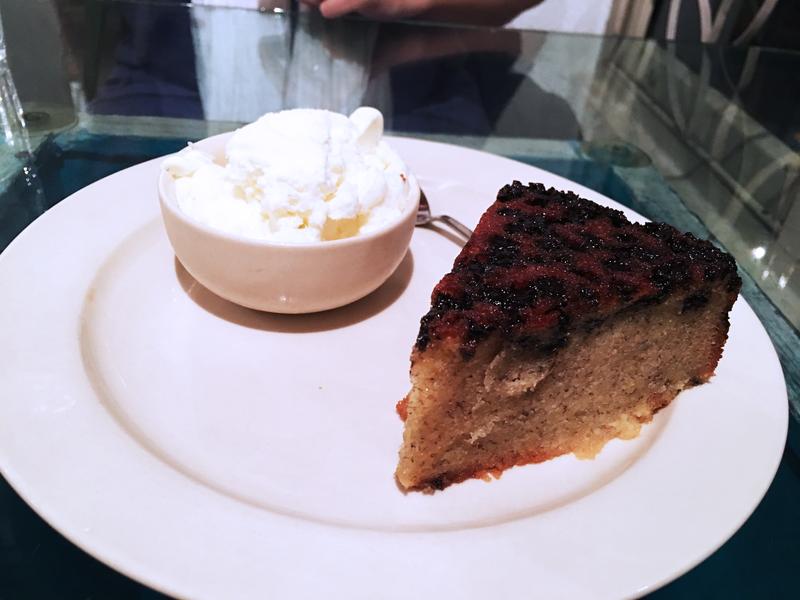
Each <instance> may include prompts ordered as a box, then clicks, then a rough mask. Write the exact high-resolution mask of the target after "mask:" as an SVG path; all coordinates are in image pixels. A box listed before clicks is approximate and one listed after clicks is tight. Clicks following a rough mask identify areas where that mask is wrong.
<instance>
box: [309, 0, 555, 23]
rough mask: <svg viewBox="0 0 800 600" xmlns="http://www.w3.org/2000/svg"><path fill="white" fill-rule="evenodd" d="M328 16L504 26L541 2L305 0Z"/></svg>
mask: <svg viewBox="0 0 800 600" xmlns="http://www.w3.org/2000/svg"><path fill="white" fill-rule="evenodd" d="M302 2H303V3H304V4H308V5H311V6H318V7H319V11H320V12H321V13H322V15H323V16H324V17H327V18H329V19H332V18H336V17H341V16H342V15H346V14H347V13H352V12H357V13H360V14H362V15H364V16H365V17H368V18H370V19H379V20H392V19H407V18H414V17H418V18H423V19H430V20H433V21H451V22H455V23H472V24H476V25H504V24H505V23H508V22H509V21H510V20H511V19H513V18H514V17H516V16H517V15H518V14H519V13H521V12H522V11H523V10H525V9H526V8H530V7H531V6H534V5H536V4H539V3H540V2H541V0H302Z"/></svg>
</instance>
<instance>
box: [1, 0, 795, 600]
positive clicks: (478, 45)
mask: <svg viewBox="0 0 800 600" xmlns="http://www.w3.org/2000/svg"><path fill="white" fill-rule="evenodd" d="M31 6H33V8H31V7H30V6H29V7H28V8H27V9H26V8H23V7H22V3H20V5H19V6H11V4H9V5H5V4H4V5H2V6H1V7H0V18H2V27H3V30H4V31H5V40H4V42H5V43H4V44H0V46H4V48H5V50H6V53H5V54H4V55H2V56H0V75H2V83H3V86H4V87H3V89H2V101H3V108H2V111H3V128H2V129H3V135H4V138H3V139H4V143H3V144H2V146H0V249H2V248H4V247H5V246H6V245H7V244H8V243H9V242H10V241H11V240H12V239H13V238H14V237H15V236H16V235H17V234H18V233H19V232H20V231H21V230H22V229H23V228H24V227H25V226H27V225H28V224H29V223H30V222H32V221H33V220H34V219H35V218H36V217H37V216H38V215H39V214H41V213H42V212H44V211H45V210H46V209H47V208H49V207H51V206H53V205H54V204H56V203H58V202H59V201H60V200H62V199H63V198H65V197H66V196H68V195H69V194H71V193H73V192H74V191H76V190H78V189H80V188H81V187H84V186H85V185H87V184H89V183H91V182H92V181H95V180H97V179H99V178H101V177H103V176H105V175H108V174H111V173H113V172H115V171H118V170H120V169H122V168H125V167H127V166H130V165H133V164H136V163H139V162H142V161H144V160H147V159H150V158H153V157H156V156H160V155H163V154H165V153H168V152H172V151H175V150H177V149H179V148H181V147H182V146H184V145H185V144H186V142H187V141H190V140H197V139H201V138H203V137H206V136H208V135H211V134H214V133H219V132H223V131H228V130H231V129H234V128H235V127H237V126H238V125H239V124H241V123H245V122H249V121H252V120H254V119H255V118H257V117H258V116H260V115H261V114H263V113H265V112H268V111H273V110H280V109H284V108H292V107H299V106H313V107H319V108H328V109H331V110H336V111H339V112H349V111H351V110H353V109H354V108H356V107H357V106H359V105H363V104H367V105H372V106H375V107H377V108H379V109H380V110H381V111H382V112H383V113H384V115H385V119H386V125H387V128H388V129H389V130H391V132H393V133H396V134H400V135H411V136H415V137H420V138H424V139H431V140H436V141H444V142H448V143H453V144H458V145H463V146H469V147H473V148H478V149H483V150H486V151H489V152H493V153H496V154H501V155H504V156H508V157H512V158H515V159H517V160H521V161H523V162H526V163H529V164H533V165H536V166H539V167H542V168H545V169H547V170H549V171H552V172H555V173H558V174H560V175H564V176H566V177H568V178H569V179H572V180H574V181H577V182H579V183H582V184H584V185H587V186H588V187H591V188H593V189H596V190H598V191H600V192H601V193H603V194H605V195H607V196H609V197H611V198H613V199H615V200H617V201H619V202H621V203H622V204H625V205H627V206H630V207H631V208H633V209H635V210H637V211H638V212H640V213H642V214H644V215H645V216H647V217H648V218H651V219H655V220H660V221H666V222H669V223H671V224H673V225H675V226H676V227H679V228H680V229H682V230H684V231H691V232H693V233H695V234H696V235H698V236H702V237H705V238H711V239H713V240H714V241H715V242H717V243H719V244H720V245H722V246H723V247H725V248H726V249H727V250H728V251H729V252H731V253H732V254H733V255H734V256H735V257H736V259H737V262H738V264H739V267H740V271H741V272H742V275H743V280H744V287H743V295H744V296H745V298H746V299H747V300H748V302H749V303H750V304H751V305H752V306H753V308H754V310H755V311H756V313H757V314H758V315H759V318H760V319H761V320H762V322H763V323H764V325H765V327H766V328H767V330H768V331H769V333H770V335H771V337H772V340H773V343H774V344H775V346H776V349H777V350H778V353H779V355H780V358H781V362H782V365H783V368H784V373H785V376H786V380H787V387H788V389H789V395H790V402H791V403H793V406H794V407H795V411H797V407H798V406H800V368H798V357H797V349H798V347H800V346H798V327H800V306H799V304H800V301H799V300H798V293H800V273H799V272H798V269H797V265H798V258H800V235H798V233H800V202H798V196H799V194H798V192H800V183H799V182H800V157H798V152H797V151H798V147H800V107H798V105H797V103H796V101H795V98H794V95H793V94H792V93H791V92H790V90H794V89H800V68H799V67H800V54H799V53H796V52H790V51H780V50H775V49H768V48H757V47H750V48H744V49H742V48H720V47H712V46H707V45H702V44H687V43H681V44H667V43H663V42H659V41H655V40H638V39H625V38H619V37H607V36H587V35H569V34H553V33H542V32H535V31H519V30H511V29H490V28H481V27H465V26H453V25H437V24H433V23H411V22H395V23H378V22H374V21H369V20H365V19H359V18H348V19H342V20H336V21H328V20H325V19H323V18H321V17H320V16H319V15H318V14H316V13H315V12H313V11H305V10H300V9H298V7H297V6H296V5H294V4H292V3H280V2H278V3H263V4H262V6H263V7H264V10H262V11H254V10H240V9H231V8H220V7H214V6H209V5H192V6H187V5H183V4H179V3H172V2H124V1H115V2H101V1H88V2H82V3H78V2H74V3H69V2H65V3H55V4H49V3H31ZM33 22H35V23H36V25H37V27H38V29H37V30H38V31H42V32H43V33H42V34H41V35H37V36H31V35H30V34H29V33H28V32H29V31H31V27H30V25H31V23H33ZM797 414H798V413H797V412H795V416H796V415H797ZM797 428H798V424H797V421H795V420H792V421H791V428H790V440H789V444H788V445H787V450H786V453H785V455H784V460H783V462H782V464H781V467H780V470H779V471H778V475H777V476H776V480H775V482H774V483H773V485H772V487H771V488H770V490H769V492H768V493H767V496H766V498H765V500H764V501H763V502H762V504H761V505H760V506H759V508H758V509H757V510H756V512H755V513H754V515H753V516H752V517H751V518H750V519H749V520H748V522H747V523H746V524H745V525H744V527H743V528H742V529H741V530H740V531H739V532H738V533H737V534H736V535H735V536H734V537H733V538H732V539H731V540H730V541H729V542H728V543H727V544H725V545H724V546H723V548H722V549H720V550H719V551H718V552H717V553H715V554H714V555H713V556H712V557H711V558H709V559H708V560H707V561H705V562H704V563H702V564H701V565H700V566H699V567H697V568H695V569H694V570H693V571H691V572H690V573H689V574H687V575H685V576H683V577H682V578H680V579H678V580H677V581H676V582H674V583H672V584H670V585H668V586H667V587H665V588H663V589H662V590H659V591H658V592H656V593H655V594H653V595H654V596H656V597H664V598H666V597H681V596H686V595H693V596H694V595H703V596H708V597H729V596H732V595H736V596H741V595H745V596H750V595H756V594H759V595H763V594H766V595H768V596H770V597H790V596H791V597H793V596H794V595H796V589H797V587H798V585H797V584H798V580H797V575H796V573H797V572H798V569H797V567H798V566H800V564H798V563H799V562H800V559H799V558H798V557H799V556H800V553H799V552H798V550H800V542H798V540H800V523H798V519H797V518H796V516H795V512H796V511H795V507H796V506H797V501H798V500H800V462H798V457H797V449H798V445H797ZM743 443H746V442H743ZM792 592H794V593H792ZM159 595H160V594H158V593H157V592H154V591H152V590H149V589H147V588H145V587H144V586H141V585H139V584H137V583H135V582H133V581H130V580H128V579H126V578H125V577H123V576H121V575H119V574H117V573H116V572H115V571H113V570H111V569H110V568H108V567H105V566H104V565H102V564H101V563H99V562H97V561H95V560H94V559H92V558H90V557H89V556H88V555H86V554H84V553H83V552H82V551H80V550H79V549H77V548H76V547H74V546H72V545H71V544H70V543H69V542H68V541H66V540H65V539H64V538H63V537H61V536H60V535H59V534H58V533H56V532H55V531H54V530H53V529H51V528H50V527H49V526H48V525H47V524H46V523H44V521H42V520H41V519H40V518H39V517H38V516H36V515H35V513H33V511H32V510H31V509H30V508H28V507H27V506H26V505H25V504H24V502H23V501H22V500H21V499H20V498H19V497H18V496H17V495H16V494H15V492H14V491H13V490H12V489H11V488H10V487H9V486H8V485H7V484H6V483H5V482H4V481H2V482H0V598H4V597H14V598H20V597H22V598H24V597H59V598H73V597H74V598H79V597H81V598H83V597H91V596H97V597H114V598H129V597H130V598H135V597H142V598H149V597H157V596H159Z"/></svg>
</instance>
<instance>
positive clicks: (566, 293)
mask: <svg viewBox="0 0 800 600" xmlns="http://www.w3.org/2000/svg"><path fill="white" fill-rule="evenodd" d="M740 286H741V280H740V279H739V277H738V275H737V273H736V263H735V262H734V260H733V258H732V257H731V256H730V255H728V254H726V253H725V252H723V251H721V250H719V249H718V248H716V247H715V246H713V245H712V244H711V243H709V242H707V241H703V240H699V239H697V238H695V237H694V236H692V235H691V234H683V233H680V232H679V231H677V230H676V229H674V228H673V227H671V226H669V225H665V224H660V223H646V224H644V225H640V224H635V223H631V222H630V221H628V220H627V219H626V218H625V216H624V215H623V214H622V213H621V212H619V211H616V210H612V209H609V208H606V207H603V206H600V205H598V204H595V203H594V202H591V201H589V200H586V199H583V198H580V197H578V196H576V195H575V194H573V193H571V192H560V191H557V190H555V189H552V188H550V189H545V187H544V186H542V185H541V184H531V185H528V186H524V185H522V184H520V183H519V182H517V181H515V182H514V183H513V184H511V185H507V186H505V187H503V188H502V189H501V190H500V192H499V193H498V196H497V201H496V202H495V203H494V204H493V205H492V206H491V207H490V208H489V209H488V210H487V211H486V213H485V214H484V215H483V217H482V218H481V220H480V223H479V224H478V227H477V228H476V230H475V233H474V235H473V236H472V238H471V239H470V241H469V242H468V243H467V245H466V246H465V247H464V249H463V250H462V252H461V253H460V254H459V256H458V257H457V258H456V260H455V264H454V265H453V270H452V271H451V272H450V273H448V274H447V275H445V276H444V278H443V279H442V280H441V281H440V282H439V284H438V285H437V286H436V287H435V288H434V290H433V294H432V297H431V308H430V311H429V312H428V313H427V314H426V315H425V316H424V317H423V318H422V321H421V324H420V330H419V335H418V337H417V341H416V344H415V345H414V348H413V351H412V354H411V383H412V388H411V391H410V392H409V394H408V396H407V397H406V398H405V399H403V400H402V401H401V402H400V403H398V407H397V408H398V412H399V413H400V415H401V417H403V418H404V420H405V428H404V432H403V444H402V447H401V449H400V461H399V464H398V467H397V473H396V475H397V480H398V482H399V483H400V485H401V486H402V487H403V488H405V489H408V490H433V489H442V488H444V487H446V486H448V485H450V484H452V483H456V482H459V481H463V480H464V479H467V478H470V477H482V476H486V475H487V474H489V473H494V474H497V473H499V472H500V471H502V470H503V469H506V468H509V467H511V466H514V465H522V464H527V463H535V462H541V461H544V460H547V459H549V458H553V457H555V456H559V455H561V454H567V453H574V454H575V455H576V456H578V457H580V458H590V457H593V456H594V455H595V454H597V452H599V451H600V449H601V448H602V447H603V445H604V444H605V443H606V442H608V441H609V440H611V439H613V438H623V439H629V438H632V437H635V436H636V435H638V433H639V430H640V427H641V425H642V424H643V423H647V422H649V421H651V420H652V418H653V415H654V414H655V413H656V412H658V411H659V410H660V409H662V408H664V407H665V406H667V405H668V404H669V403H670V402H671V401H672V400H673V398H675V396H676V395H677V394H678V393H679V392H680V391H681V390H683V389H685V388H688V387H691V386H695V385H699V384H701V383H704V382H706V381H708V379H709V378H710V377H711V376H712V375H713V373H714V369H715V368H716V366H717V362H718V361H719V359H720V356H721V354H722V347H723V345H724V344H725V340H726V339H727V335H728V312H729V311H730V309H731V307H732V305H733V303H734V301H735V300H736V297H737V295H738V292H739V288H740Z"/></svg>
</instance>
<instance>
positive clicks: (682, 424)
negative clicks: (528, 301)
mask: <svg viewBox="0 0 800 600" xmlns="http://www.w3.org/2000/svg"><path fill="white" fill-rule="evenodd" d="M394 143H395V144H396V147H397V149H398V150H399V151H400V152H401V154H402V155H403V156H404V157H405V158H406V159H407V161H408V162H409V163H410V166H411V167H412V169H413V170H414V171H415V172H416V173H417V174H418V175H419V177H420V180H421V183H422V185H423V187H424V189H425V191H426V193H427V195H428V198H429V199H430V202H431V204H432V206H433V208H434V209H435V211H439V212H445V213H449V214H451V215H453V216H456V217H458V218H459V219H461V220H463V221H464V222H466V223H467V224H470V225H474V224H475V223H476V222H477V220H478V218H479V216H480V214H481V212H482V211H483V210H484V209H485V208H486V207H487V206H488V205H489V204H490V203H491V201H492V200H493V198H494V196H495V194H496V192H497V189H498V188H499V187H500V186H501V185H503V184H504V183H507V182H510V181H511V180H513V179H521V180H523V181H528V180H530V181H541V182H543V183H545V184H546V185H553V186H556V187H559V188H562V189H571V190H574V191H575V192H577V193H579V194H582V195H584V196H586V197H588V198H591V199H593V200H595V201H597V202H600V203H603V204H607V205H611V206H614V207H616V208H621V207H619V206H617V205H616V204H615V203H614V202H612V201H611V200H608V199H607V198H604V197H603V196H600V195H599V194H597V193H595V192H592V191H591V190H589V189H586V188H584V187H582V186H579V185H577V184H575V183H572V182H570V181H568V180H565V179H562V178H560V177H556V176H554V175H551V174H549V173H546V172H544V171H541V170H539V169H535V168H532V167H530V166H527V165H524V164H521V163H517V162H514V161H510V160H506V159H503V158H500V157H497V156H492V155H488V154H484V153H480V152H476V151H472V150H466V149H462V148H456V147H452V146H445V145H440V144H433V143H428V142H421V141H415V140H410V139H397V140H394ZM157 173H158V162H157V161H151V162H148V163H145V164H142V165H139V166H136V167H133V168H131V169H127V170H125V171H122V172H120V173H117V174H115V175H112V176H111V177H108V178H106V179H103V180H102V181H99V182H97V183H95V184H93V185H90V186H89V187H87V188H85V189H83V190H81V191H80V192H78V193H77V194H75V195H73V196H71V197H70V198H68V199H66V200H64V201H63V202H61V203H60V204H58V205H57V206H56V207H55V208H53V209H52V210H50V211H49V212H48V213H47V214H45V215H44V216H43V217H41V218H40V219H38V220H37V221H36V222H35V223H34V224H33V225H32V226H31V227H29V228H28V229H27V230H26V231H25V232H23V233H22V234H21V235H20V236H19V238H17V239H16V240H15V241H14V242H13V243H12V244H11V245H10V246H9V248H8V249H7V250H6V251H5V252H4V253H3V255H2V257H0V331H2V332H3V334H2V336H3V337H2V343H1V344H0V467H2V473H3V475H4V476H5V477H6V478H7V479H8V481H9V482H10V483H11V485H13V486H14V488H15V489H16V490H17V491H18V492H19V493H20V494H21V495H22V497H23V498H25V500H26V501H27V502H28V503H29V504H30V505H31V506H32V507H33V508H34V509H35V510H36V511H37V512H38V513H39V514H40V515H42V517H44V518H45V519H46V520H47V521H48V522H50V523H51V524H52V525H53V526H54V527H55V528H57V529H58V530H59V531H61V532H62V533H63V534H64V535H66V536H67V537H68V538H69V539H71V540H72V541H73V542H75V543H76V544H77V545H79V546H80V547H81V548H83V549H85V550H87V551H88V552H90V553H91V554H93V555H94V556H96V557H97V558H99V559H101V560H103V561H104V562H106V563H108V564H109V565H111V566H113V567H114V568H116V569H118V570H120V571H122V572H123V573H126V574H127V575H130V576H131V577H134V578H136V579H139V580H141V581H143V582H145V583H147V584H149V585H151V586H153V587H155V588H158V589H160V590H163V591H166V592H168V593H172V594H175V595H178V596H185V597H193V598H194V597H196V598H236V597H252V598H264V597H306V598H320V597H324V598H328V597H345V598H376V597H381V598H395V597H397V598H400V597H402V598H416V597H429V596H434V595H436V596H440V597H457V598H487V597H488V598H497V597H506V596H515V597H519V596H526V597H547V598H561V597H563V598H575V597H581V598H588V597H620V596H631V595H637V594H640V593H643V592H646V591H649V590H652V589H654V588H656V587H658V586H659V585H662V584H664V583H665V582H667V581H669V580H670V579H673V578H675V577H677V576H678V575H679V574H681V573H682V572H684V571H686V570H687V569H689V568H690V567H692V566H693V565H695V564H696V563H698V562H699V561H701V560H702V559H703V558H705V557H706V556H708V555H709V554H710V553H711V552H712V551H713V550H715V549H716V548H717V547H719V546H720V545H721V544H722V543H723V542H724V541H725V540H726V539H728V538H729V537H730V536H731V535H732V534H733V533H734V531H736V529H737V528H738V527H739V526H740V525H741V524H742V523H743V522H744V520H745V519H746V518H747V517H748V516H749V515H750V513H751V512H752V511H753V509H754V508H755V506H756V505H757V504H758V502H759V500H760V499H761V498H762V496H763V494H764V492H765V491H766V489H767V487H768V486H769V483H770V481H771V480H772V477H773V475H774V473H775V470H776V468H777V466H778V463H779V461H780V458H781V451H782V448H783V445H784V440H785V435H786V428H787V403H786V391H785V386H784V381H783V376H782V373H781V368H780V365H779V363H778V359H777V357H776V355H775V352H774V350H773V348H772V345H771V343H770V341H769V339H768V337H767V334H766V333H765V331H764V329H763V328H762V327H761V325H760V323H759V322H758V320H757V319H756V317H755V315H754V314H753V312H752V311H751V309H750V308H749V307H748V306H747V304H746V303H745V302H744V301H743V300H741V299H740V300H739V301H738V302H737V303H736V305H735V307H734V309H733V313H732V315H731V322H732V326H731V335H730V339H729V341H728V344H727V346H726V348H725V353H724V356H723V358H722V361H721V362H720V364H719V368H718V369H717V376H716V377H715V378H714V379H713V380H712V382H711V383H709V384H707V385H703V386H700V387H698V388H695V389H692V390H690V391H687V392H684V393H683V394H681V396H680V397H679V398H678V399H677V400H676V401H675V402H674V403H673V404H672V405H671V406H670V407H669V408H668V409H667V410H664V411H663V412H662V413H660V414H659V415H658V416H657V417H656V419H655V421H654V422H653V423H652V424H651V425H649V426H647V427H645V428H644V430H643V432H642V435H641V436H640V437H639V438H638V439H636V440H633V441H628V442H622V441H614V442H611V443H610V444H609V445H608V446H606V448H605V449H604V450H603V452H602V453H601V454H600V456H599V457H598V458H597V459H595V460H593V461H579V460H577V459H575V458H573V457H572V456H568V457H562V458H559V459H556V460H552V461H549V462H547V463H544V464H540V465H533V466H527V467H519V468H514V469H511V470H510V471H507V472H506V473H505V474H504V475H503V477H502V478H501V479H500V480H498V481H494V482H491V483H486V482H483V481H467V482H465V483H462V484H460V485H455V486H452V487H450V488H448V489H447V490H445V491H443V492H439V493H436V494H434V495H423V494H418V493H412V494H408V495H404V494H402V493H401V492H400V491H399V490H398V488H397V487H396V485H395V482H394V479H393V472H394V467H395V463H396V458H397V450H398V447H399V445H400V440H401V433H402V423H401V422H400V419H399V418H398V417H397V415H396V414H395V411H394V405H395V402H396V401H397V400H398V399H400V398H401V397H403V395H404V394H405V393H406V391H407V388H408V366H409V364H408V357H409V352H410V349H411V346H412V344H413V341H414V338H415V336H416V333H417V328H418V325H419V318H420V317H421V316H422V314H424V313H425V312H426V310H427V307H428V302H429V295H430V292H431V289H432V288H433V286H434V284H435V283H436V282H437V281H438V279H439V278H440V277H441V276H442V275H443V274H444V273H445V272H447V271H448V270H449V268H450V266H451V264H452V261H453V258H454V257H455V255H456V254H457V252H458V249H459V248H458V247H457V246H456V245H455V244H454V243H453V242H452V241H450V240H448V239H447V238H446V237H444V236H442V235H440V234H437V233H435V232H433V231H429V230H418V231H416V232H415V234H414V239H413V241H412V244H411V251H410V253H409V254H408V256H407V257H406V259H405V260H404V262H403V263H402V264H401V266H400V268H399V269H398V271H397V272H396V273H395V274H394V275H393V276H392V278H391V279H390V281H389V282H388V283H387V284H386V285H384V286H383V287H382V288H381V289H379V290H378V291H377V292H375V293H374V294H372V295H371V296H369V297H367V298H366V299H364V300H361V301H359V302H358V303H356V304H353V305H351V306H349V307H345V308H343V309H339V310H336V311H332V312H328V313H324V314H317V315H310V316H276V315H268V314H263V313H257V312H254V311H250V310H247V309H243V308H239V307H236V306H233V305H231V304H228V303H227V302H225V301H223V300H220V299H218V298H216V297H214V296H213V295H211V294H210V293H209V292H207V291H205V290H204V289H202V288H201V287H200V286H199V285H198V284H196V283H195V282H194V281H193V280H192V279H191V278H190V277H189V276H188V275H187V274H186V273H185V272H184V271H183V270H182V268H181V267H180V266H179V265H178V264H176V262H175V260H174V258H173V255H172V252H171V249H170V246H169V244H168V242H167V239H166V236H165V233H164V230H163V227H162V225H161V222H160V217H159V213H158V202H157V198H156V184H155V182H156V175H157ZM623 210H625V209H623ZM625 212H626V213H627V214H628V215H629V216H630V217H632V218H640V217H638V216H637V215H635V214H634V213H632V212H631V211H628V210H625Z"/></svg>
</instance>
